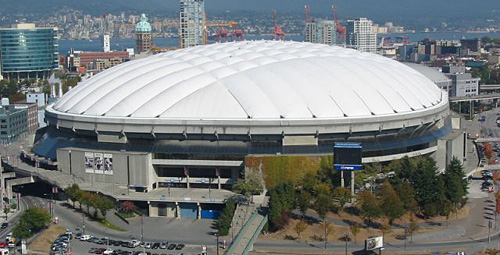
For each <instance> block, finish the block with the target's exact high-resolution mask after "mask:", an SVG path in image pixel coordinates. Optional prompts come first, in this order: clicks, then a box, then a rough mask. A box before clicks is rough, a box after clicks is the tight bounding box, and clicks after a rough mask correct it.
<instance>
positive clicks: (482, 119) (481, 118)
mask: <svg viewBox="0 0 500 255" xmlns="http://www.w3.org/2000/svg"><path fill="white" fill-rule="evenodd" d="M478 120H479V121H486V116H485V115H481V117H479V119H478Z"/></svg>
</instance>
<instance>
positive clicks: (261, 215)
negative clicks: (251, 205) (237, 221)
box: [226, 210, 267, 255]
mask: <svg viewBox="0 0 500 255" xmlns="http://www.w3.org/2000/svg"><path fill="white" fill-rule="evenodd" d="M266 223H267V213H266V212H265V211H264V210H255V211H254V212H252V215H251V216H250V219H249V220H248V221H247V222H246V223H245V225H244V226H243V228H242V229H241V231H240V232H239V233H238V235H237V237H236V238H235V239H234V240H233V242H232V243H231V246H230V247H229V249H228V250H227V252H226V254H227V255H233V254H234V255H246V254H248V252H250V251H251V250H252V249H253V244H254V242H255V240H256V239H257V237H258V236H259V234H260V232H261V231H262V228H263V227H264V225H265V224H266Z"/></svg>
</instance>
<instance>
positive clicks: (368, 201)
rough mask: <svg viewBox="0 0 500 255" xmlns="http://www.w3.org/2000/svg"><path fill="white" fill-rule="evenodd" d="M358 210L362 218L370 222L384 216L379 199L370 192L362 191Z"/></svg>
mask: <svg viewBox="0 0 500 255" xmlns="http://www.w3.org/2000/svg"><path fill="white" fill-rule="evenodd" d="M357 203H358V208H359V210H360V212H361V216H362V217H363V218H364V219H365V220H368V221H372V220H374V219H377V218H379V217H380V216H381V215H382V213H383V212H382V209H381V208H380V202H379V199H378V198H377V197H376V196H375V195H374V194H373V193H371V192H369V191H366V190H365V191H362V192H360V193H359V194H358V201H357Z"/></svg>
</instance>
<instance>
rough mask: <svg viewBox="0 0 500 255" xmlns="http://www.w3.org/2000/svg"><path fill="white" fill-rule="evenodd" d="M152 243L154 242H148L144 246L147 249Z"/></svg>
mask: <svg viewBox="0 0 500 255" xmlns="http://www.w3.org/2000/svg"><path fill="white" fill-rule="evenodd" d="M151 245H152V244H151V243H150V242H146V243H145V244H144V247H145V248H146V249H151Z"/></svg>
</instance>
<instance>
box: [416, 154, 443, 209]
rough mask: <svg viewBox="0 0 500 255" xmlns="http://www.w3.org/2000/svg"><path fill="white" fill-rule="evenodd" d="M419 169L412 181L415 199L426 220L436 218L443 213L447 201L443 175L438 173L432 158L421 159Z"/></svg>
mask: <svg viewBox="0 0 500 255" xmlns="http://www.w3.org/2000/svg"><path fill="white" fill-rule="evenodd" d="M417 169H418V171H415V174H414V175H415V176H414V177H413V178H412V179H411V180H412V183H413V188H414V190H415V198H416V200H417V202H418V205H419V207H420V208H421V209H422V210H423V214H424V216H425V217H426V218H429V217H432V216H436V215H438V214H439V213H441V212H442V206H443V204H444V201H445V200H446V195H445V187H444V182H443V178H442V175H441V174H439V173H438V168H437V166H436V161H434V159H432V158H430V157H422V158H420V159H419V160H418V162H417Z"/></svg>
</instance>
